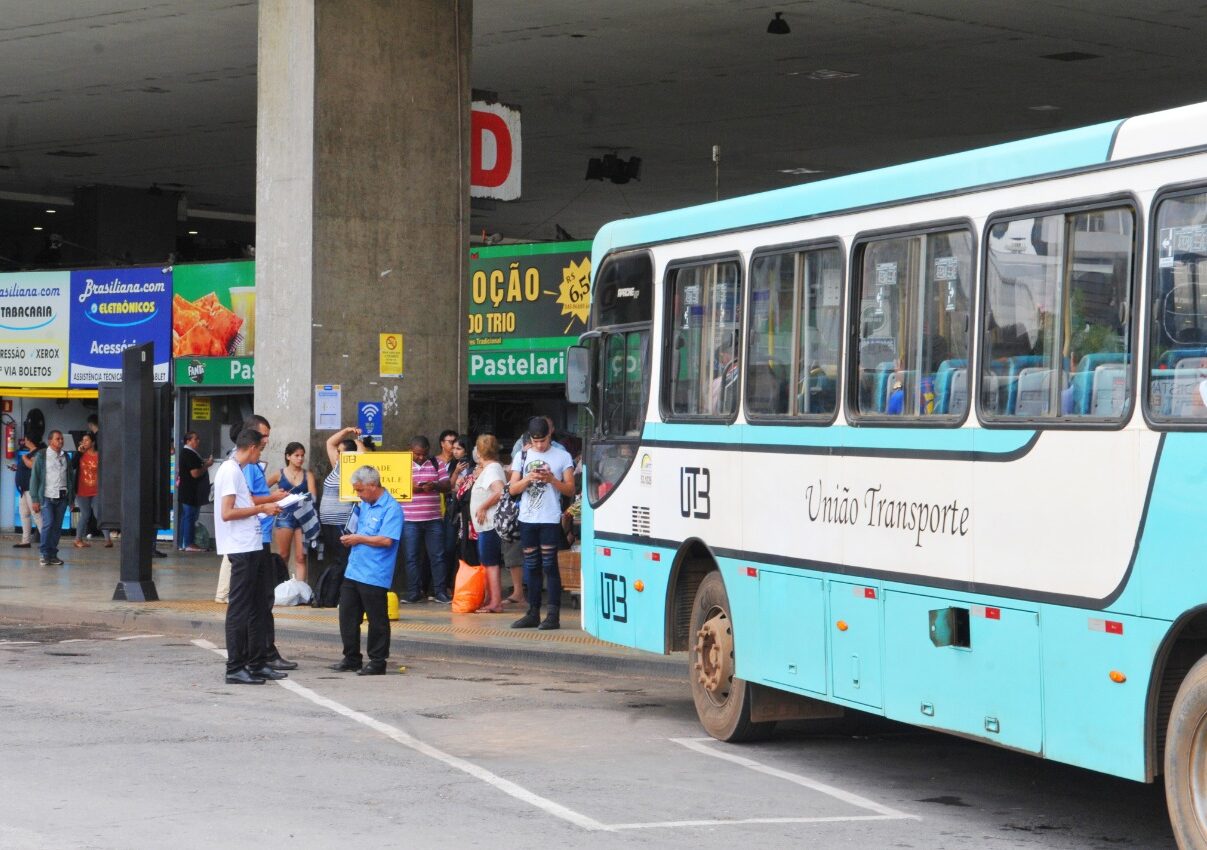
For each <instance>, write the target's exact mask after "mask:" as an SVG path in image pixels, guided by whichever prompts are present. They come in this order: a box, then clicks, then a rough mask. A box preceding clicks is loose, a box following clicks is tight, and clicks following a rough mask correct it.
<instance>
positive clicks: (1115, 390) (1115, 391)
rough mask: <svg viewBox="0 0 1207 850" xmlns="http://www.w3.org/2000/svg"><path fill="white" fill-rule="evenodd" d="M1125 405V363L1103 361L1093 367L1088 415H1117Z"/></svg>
mask: <svg viewBox="0 0 1207 850" xmlns="http://www.w3.org/2000/svg"><path fill="white" fill-rule="evenodd" d="M1126 405H1127V365H1126V364H1123V363H1103V364H1102V365H1101V366H1098V367H1096V368H1095V369H1094V382H1093V387H1092V389H1091V393H1090V409H1089V414H1090V416H1118V415H1120V414H1121V413H1123V408H1124V407H1125V406H1126Z"/></svg>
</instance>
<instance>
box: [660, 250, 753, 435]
mask: <svg viewBox="0 0 1207 850" xmlns="http://www.w3.org/2000/svg"><path fill="white" fill-rule="evenodd" d="M730 262H732V263H734V264H735V265H736V266H737V269H738V286H740V287H742V293H741V297H740V298H739V299H738V304H739V306H740V307H741V309H742V311H743V313H745V311H746V289H747V286H748V283H747V275H746V264H745V262H744V261H743V257H742V252H741V251H724V252H721V253H719V254H707V255H702V256H693V257H682V258H679V259H675V260H670V261H668V262H667V264H666V268H664V269H663V271H662V327H661V328H660V330H661V332H662V345H661V347H660V350H661V355H662V356H661V358H660V362H659V364H658V414H659V416H660V417H661V418H662V421H663V422H668V423H670V422H679V423H693V424H700V425H732V424H733V423H734V422H736V421H737V418H738V415H739V414H740V413H741V412H742V408H743V404H742V402H743V399H744V397H745V392H746V317H745V316H744V315H743V316H742V319H741V321H739V322H738V339H737V342H736V344H735V346H734V357H735V358H736V359H737V361H738V392H737V399H738V403H737V404H736V405H734V409H733V413H732V414H725V415H724V416H713V415H710V414H692V413H673V412H672V411H671V407H670V383H671V382H670V368H669V364H670V362H671V361H670V358H671V354H672V345H673V340H674V333H672V330H673V328H672V327H671V325H672V323H673V322H674V318H675V317H674V315H673V309H672V308H673V306H674V293H673V292H672V291H671V287H672V283H671V274H672V272H677V271H679V270H680V269H686V268H698V267H700V266H720V265H722V264H724V263H730ZM655 312H657V307H655Z"/></svg>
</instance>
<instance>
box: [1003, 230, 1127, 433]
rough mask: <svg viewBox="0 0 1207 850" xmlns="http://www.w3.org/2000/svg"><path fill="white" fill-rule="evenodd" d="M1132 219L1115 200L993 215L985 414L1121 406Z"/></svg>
mask: <svg viewBox="0 0 1207 850" xmlns="http://www.w3.org/2000/svg"><path fill="white" fill-rule="evenodd" d="M1134 219H1135V217H1134V212H1133V211H1132V210H1131V209H1130V208H1127V207H1116V208H1107V209H1095V210H1083V211H1079V212H1070V213H1058V214H1053V215H1047V216H1041V217H1033V218H1025V219H1016V220H1013V221H1008V222H997V223H995V224H993V225H991V227H990V230H989V239H988V261H987V265H986V275H985V301H984V303H985V308H984V309H985V322H984V325H985V329H986V330H985V348H984V353H985V356H984V361H983V364H982V367H981V372H982V374H981V387H982V398H981V413H982V415H984V416H986V417H987V418H995V417H1008V418H1016V419H1071V418H1077V417H1087V418H1089V417H1092V418H1097V419H1120V418H1121V417H1122V416H1124V415H1125V412H1126V411H1127V410H1128V409H1129V405H1128V402H1129V400H1130V397H1131V386H1130V375H1131V369H1130V368H1129V367H1130V364H1131V351H1130V345H1131V331H1130V327H1129V323H1130V316H1131V303H1130V302H1131V287H1132V277H1133V274H1132V271H1133V238H1132V233H1133V227H1134ZM991 394H992V396H993V398H990V395H991ZM1003 394H1004V401H1003Z"/></svg>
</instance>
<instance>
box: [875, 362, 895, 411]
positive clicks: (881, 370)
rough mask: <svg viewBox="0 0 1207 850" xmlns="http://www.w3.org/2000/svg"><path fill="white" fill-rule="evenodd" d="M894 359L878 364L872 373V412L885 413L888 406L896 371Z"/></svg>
mask: <svg viewBox="0 0 1207 850" xmlns="http://www.w3.org/2000/svg"><path fill="white" fill-rule="evenodd" d="M895 366H896V364H895V363H893V361H892V360H885V361H884V362H883V363H880V364H879V365H877V366H876V370H875V372H873V373H872V409H871V411H869V412H871V413H884V411H885V408H887V407H888V397H889V393H890V392H891V390H890V387H889V384H890V381H891V380H892V377H893V372H895V371H896V368H895Z"/></svg>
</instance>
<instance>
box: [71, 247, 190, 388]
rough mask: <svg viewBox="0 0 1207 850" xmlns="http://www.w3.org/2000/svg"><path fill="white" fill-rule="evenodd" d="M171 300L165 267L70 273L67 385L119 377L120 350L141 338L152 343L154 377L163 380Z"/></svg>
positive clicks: (85, 384)
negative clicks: (69, 358) (69, 356)
mask: <svg viewBox="0 0 1207 850" xmlns="http://www.w3.org/2000/svg"><path fill="white" fill-rule="evenodd" d="M171 305H172V270H171V269H170V268H167V269H161V268H141V269H85V270H84V271H73V272H71V344H70V351H71V366H70V374H69V380H70V382H71V386H73V387H95V386H96V385H97V383H98V382H100V381H120V380H121V376H122V352H123V351H125V350H126V349H127V348H129V347H131V346H134V345H142V344H143V343H147V342H150V343H152V344H153V345H154V346H155V364H154V367H155V368H154V377H155V380H156V381H167V380H168V361H169V360H170V359H171V353H172V352H171V342H172V306H171Z"/></svg>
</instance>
